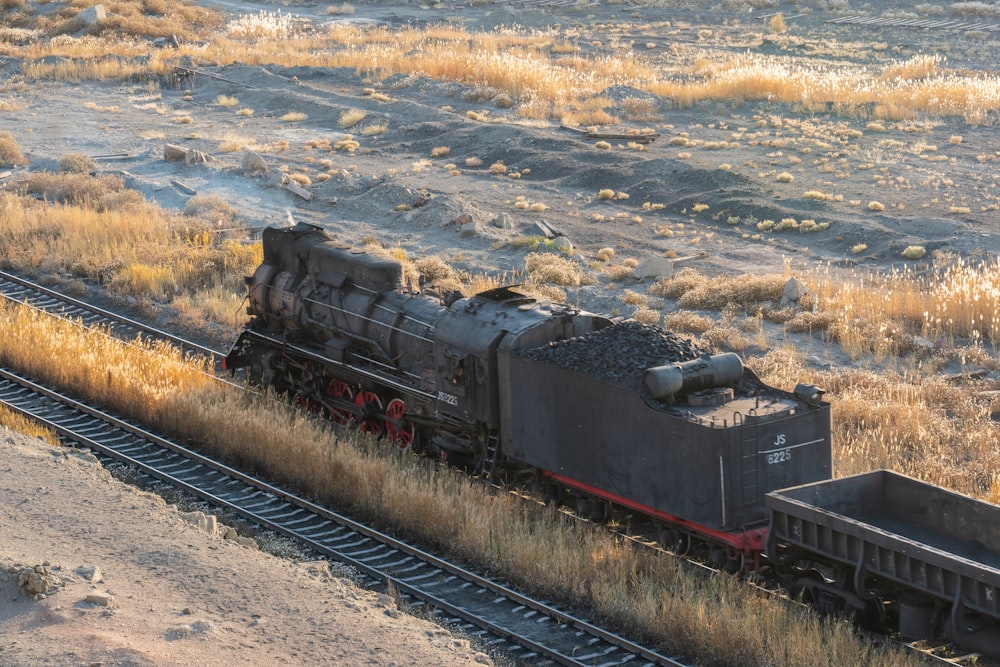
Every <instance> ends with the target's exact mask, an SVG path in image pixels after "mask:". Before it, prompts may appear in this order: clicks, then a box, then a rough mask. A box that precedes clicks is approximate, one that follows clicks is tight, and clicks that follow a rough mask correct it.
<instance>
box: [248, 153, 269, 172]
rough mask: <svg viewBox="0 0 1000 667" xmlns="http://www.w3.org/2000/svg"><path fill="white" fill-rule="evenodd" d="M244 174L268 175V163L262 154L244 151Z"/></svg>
mask: <svg viewBox="0 0 1000 667" xmlns="http://www.w3.org/2000/svg"><path fill="white" fill-rule="evenodd" d="M243 173H244V174H255V173H261V174H266V173H267V161H266V160H264V158H262V157H261V155H260V153H257V152H255V151H244V152H243Z"/></svg>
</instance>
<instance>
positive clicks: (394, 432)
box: [385, 398, 417, 451]
mask: <svg viewBox="0 0 1000 667" xmlns="http://www.w3.org/2000/svg"><path fill="white" fill-rule="evenodd" d="M385 416H386V420H385V433H386V435H387V436H389V439H390V440H392V444H393V445H395V446H396V449H399V450H401V451H404V450H407V449H409V448H410V445H412V444H413V440H414V438H415V437H416V433H417V432H416V429H415V428H414V426H413V424H411V423H410V422H407V421H405V420H406V403H405V402H403V399H401V398H394V399H392V400H391V401H389V405H388V406H386V408H385ZM394 420H395V421H394ZM398 422H402V423H398Z"/></svg>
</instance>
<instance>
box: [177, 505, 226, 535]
mask: <svg viewBox="0 0 1000 667" xmlns="http://www.w3.org/2000/svg"><path fill="white" fill-rule="evenodd" d="M180 517H181V518H182V519H184V520H185V521H187V522H188V523H190V524H194V525H195V526H197V527H198V529H199V530H201V531H202V532H204V533H208V534H209V535H211V536H212V537H217V536H218V534H219V520H218V519H217V518H216V517H215V515H214V514H205V513H204V512H198V511H195V512H185V513H182V514H181V515H180Z"/></svg>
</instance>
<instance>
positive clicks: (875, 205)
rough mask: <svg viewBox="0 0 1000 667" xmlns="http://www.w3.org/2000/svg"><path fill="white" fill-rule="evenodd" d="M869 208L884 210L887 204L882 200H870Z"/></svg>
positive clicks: (870, 209) (871, 209)
mask: <svg viewBox="0 0 1000 667" xmlns="http://www.w3.org/2000/svg"><path fill="white" fill-rule="evenodd" d="M868 210H869V211H884V210H885V204H883V203H882V202H880V201H870V202H868Z"/></svg>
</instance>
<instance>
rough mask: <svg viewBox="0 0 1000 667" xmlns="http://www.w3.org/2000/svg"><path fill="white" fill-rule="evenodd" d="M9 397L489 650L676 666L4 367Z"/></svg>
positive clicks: (566, 660) (549, 660) (541, 659)
mask: <svg viewBox="0 0 1000 667" xmlns="http://www.w3.org/2000/svg"><path fill="white" fill-rule="evenodd" d="M0 402H2V403H4V404H6V405H7V406H9V407H10V408H12V409H14V410H16V411H17V412H19V413H21V414H24V415H25V416H28V417H30V418H32V419H35V420H36V421H38V422H40V423H42V424H44V425H46V426H47V427H48V428H51V429H52V430H54V431H55V432H57V433H58V434H59V435H60V437H61V438H62V439H64V440H66V441H70V442H72V443H75V444H78V445H80V446H83V447H87V448H89V449H91V450H93V451H94V452H96V453H98V454H100V455H101V456H104V457H108V458H110V459H113V460H115V461H118V462H122V463H126V464H128V465H131V466H134V467H135V468H136V469H138V470H139V471H140V472H141V473H143V474H144V475H148V476H150V477H153V478H156V479H159V480H162V481H164V482H166V483H168V484H170V485H171V486H173V487H176V488H178V489H181V490H183V491H185V492H187V493H190V494H192V495H194V496H196V497H198V498H201V499H203V500H205V501H207V502H208V503H210V504H211V505H213V506H216V507H218V508H221V509H225V510H228V511H230V512H232V513H234V514H236V515H239V516H241V517H243V518H245V519H247V520H249V521H250V522H252V523H254V524H257V525H260V526H262V527H265V528H267V529H269V530H272V531H275V532H277V533H279V534H282V535H285V536H287V537H290V538H293V539H295V540H298V541H299V542H300V543H302V544H304V545H305V546H307V547H308V548H311V549H313V550H315V551H316V552H317V553H319V554H322V555H324V556H327V557H329V558H331V559H334V560H337V561H340V562H342V563H346V564H348V565H351V566H353V567H354V568H356V569H357V570H358V571H359V572H361V573H362V574H364V575H365V576H367V577H369V578H370V579H371V580H373V581H375V582H379V583H380V584H382V585H383V586H387V587H392V588H393V589H394V590H396V591H398V592H399V593H400V594H401V595H402V596H403V597H404V599H406V600H407V601H408V602H409V604H410V605H411V606H413V607H418V608H419V607H424V608H426V609H429V610H432V613H434V614H436V615H437V616H439V617H440V618H441V619H442V620H443V621H445V622H446V623H448V624H450V625H453V626H458V627H460V628H462V629H463V630H464V631H465V632H466V633H467V634H469V635H470V636H472V637H475V638H478V639H479V640H480V641H482V643H483V644H484V645H485V646H488V647H491V648H492V649H494V650H499V651H502V652H504V653H506V654H507V655H509V656H511V657H512V658H513V659H514V660H515V661H519V662H521V663H524V664H532V665H579V666H581V667H582V666H585V665H588V666H589V665H604V666H607V667H612V666H614V665H629V666H630V667H632V666H639V665H649V666H653V665H667V666H680V665H682V664H683V663H680V662H678V661H676V660H674V659H672V658H670V657H668V656H665V655H662V654H660V653H657V652H655V651H653V650H651V649H648V648H646V647H643V646H641V645H639V644H637V643H635V642H632V641H630V640H628V639H626V638H625V637H622V636H621V635H618V634H616V633H613V632H610V631H608V630H605V629H603V628H601V627H599V626H597V625H595V624H593V623H591V622H589V621H587V620H586V619H583V618H581V617H579V616H576V615H573V614H571V613H569V612H567V611H565V610H562V609H559V608H557V607H555V606H554V605H551V604H548V603H546V602H543V601H540V600H536V599H533V598H531V597H528V596H526V595H522V594H520V593H518V592H516V591H514V590H512V589H510V588H508V587H507V586H505V585H504V584H502V583H500V582H498V581H495V580H492V579H490V578H487V577H484V576H481V575H479V574H476V573H474V572H471V571H469V570H467V569H465V568H462V567H460V566H457V565H454V564H452V563H449V562H447V561H446V560H444V559H442V558H440V557H438V556H436V555H434V554H431V553H429V552H427V551H424V550H421V549H418V548H416V547H413V546H411V545H409V544H407V543H405V542H402V541H400V540H397V539H395V538H393V537H391V536H389V535H386V534H385V533H381V532H379V531H377V530H374V529H372V528H369V527H367V526H364V525H362V524H359V523H357V522H355V521H353V520H351V519H349V518H348V517H345V516H342V515H340V514H337V513H336V512H332V511H330V510H328V509H326V508H323V507H320V506H319V505H316V504H314V503H311V502H309V501H308V500H305V499H303V498H300V497H298V496H296V495H294V494H292V493H290V492H288V491H286V490H283V489H281V488H278V487H275V486H272V485H270V484H267V483H266V482H263V481H261V480H259V479H256V478H254V477H251V476H249V475H246V474H244V473H241V472H239V471H237V470H235V469H233V468H230V467H228V466H225V465H223V464H221V463H218V462H216V461H213V460H212V459H211V458H208V457H206V456H204V455H201V454H198V453H197V452H194V451H192V450H190V449H187V448H185V447H182V446H180V445H178V444H176V443H172V442H170V441H168V440H166V439H164V438H161V437H159V436H157V435H156V434H154V433H150V432H148V431H145V430H143V429H141V428H139V427H137V426H135V425H132V424H129V423H128V422H126V421H124V420H122V419H119V418H117V417H114V416H112V415H109V414H107V413H104V412H102V411H100V410H98V409H95V408H92V407H90V406H87V405H85V404H83V403H80V402H79V401H76V400H74V399H72V398H70V397H68V396H65V395H62V394H60V393H59V392H56V391H53V390H51V389H47V388H45V387H42V386H40V385H38V384H35V383H33V382H31V381H30V380H27V379H25V378H21V377H19V376H17V375H15V374H13V373H10V372H9V371H6V370H3V369H0Z"/></svg>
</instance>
